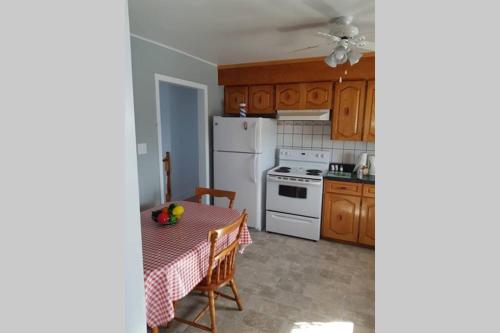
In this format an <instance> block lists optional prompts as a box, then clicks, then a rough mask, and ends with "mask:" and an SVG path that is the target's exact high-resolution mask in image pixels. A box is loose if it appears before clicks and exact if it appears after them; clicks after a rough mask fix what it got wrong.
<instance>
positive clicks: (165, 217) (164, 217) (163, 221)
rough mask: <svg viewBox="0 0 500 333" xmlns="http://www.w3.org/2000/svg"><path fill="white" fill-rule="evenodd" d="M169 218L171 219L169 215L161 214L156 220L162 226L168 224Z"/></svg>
mask: <svg viewBox="0 0 500 333" xmlns="http://www.w3.org/2000/svg"><path fill="white" fill-rule="evenodd" d="M168 218H169V216H168V214H167V213H165V212H161V213H160V214H158V217H157V218H156V220H157V221H158V223H160V224H167V223H168Z"/></svg>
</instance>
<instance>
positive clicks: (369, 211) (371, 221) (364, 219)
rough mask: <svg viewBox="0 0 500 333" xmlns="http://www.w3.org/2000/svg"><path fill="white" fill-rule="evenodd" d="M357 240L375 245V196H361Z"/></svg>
mask: <svg viewBox="0 0 500 333" xmlns="http://www.w3.org/2000/svg"><path fill="white" fill-rule="evenodd" d="M358 242H359V243H361V244H365V245H371V246H374V245H375V198H363V201H362V203H361V217H360V220H359V239H358Z"/></svg>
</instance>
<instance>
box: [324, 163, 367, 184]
mask: <svg viewBox="0 0 500 333" xmlns="http://www.w3.org/2000/svg"><path fill="white" fill-rule="evenodd" d="M354 167H355V165H354V164H343V163H330V168H329V171H328V172H327V173H326V174H325V175H324V176H323V177H324V178H325V179H329V180H337V181H347V182H355V183H364V184H375V175H370V174H368V175H366V176H365V175H363V177H362V178H358V176H357V173H356V172H353V171H354Z"/></svg>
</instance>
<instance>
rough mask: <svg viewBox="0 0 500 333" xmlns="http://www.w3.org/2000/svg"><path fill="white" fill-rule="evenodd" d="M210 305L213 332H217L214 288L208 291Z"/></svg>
mask: <svg viewBox="0 0 500 333" xmlns="http://www.w3.org/2000/svg"><path fill="white" fill-rule="evenodd" d="M208 307H209V309H210V322H211V323H212V325H211V327H212V333H217V326H216V325H215V294H214V291H213V290H210V291H209V292H208Z"/></svg>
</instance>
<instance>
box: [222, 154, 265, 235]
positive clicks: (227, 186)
mask: <svg viewBox="0 0 500 333" xmlns="http://www.w3.org/2000/svg"><path fill="white" fill-rule="evenodd" d="M260 164H261V158H260V155H258V154H246V153H230V152H220V151H214V187H215V188H216V189H220V190H226V191H234V192H236V200H235V202H234V206H233V208H235V209H238V210H243V209H246V210H247V212H248V226H249V227H251V228H255V229H257V230H261V228H262V217H263V216H262V214H263V213H262V212H263V210H262V209H263V208H262V186H263V182H262V172H260V171H259V170H260V169H262V166H261V165H260ZM214 202H215V205H216V206H221V207H227V205H228V201H227V199H225V198H215V200H214Z"/></svg>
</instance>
